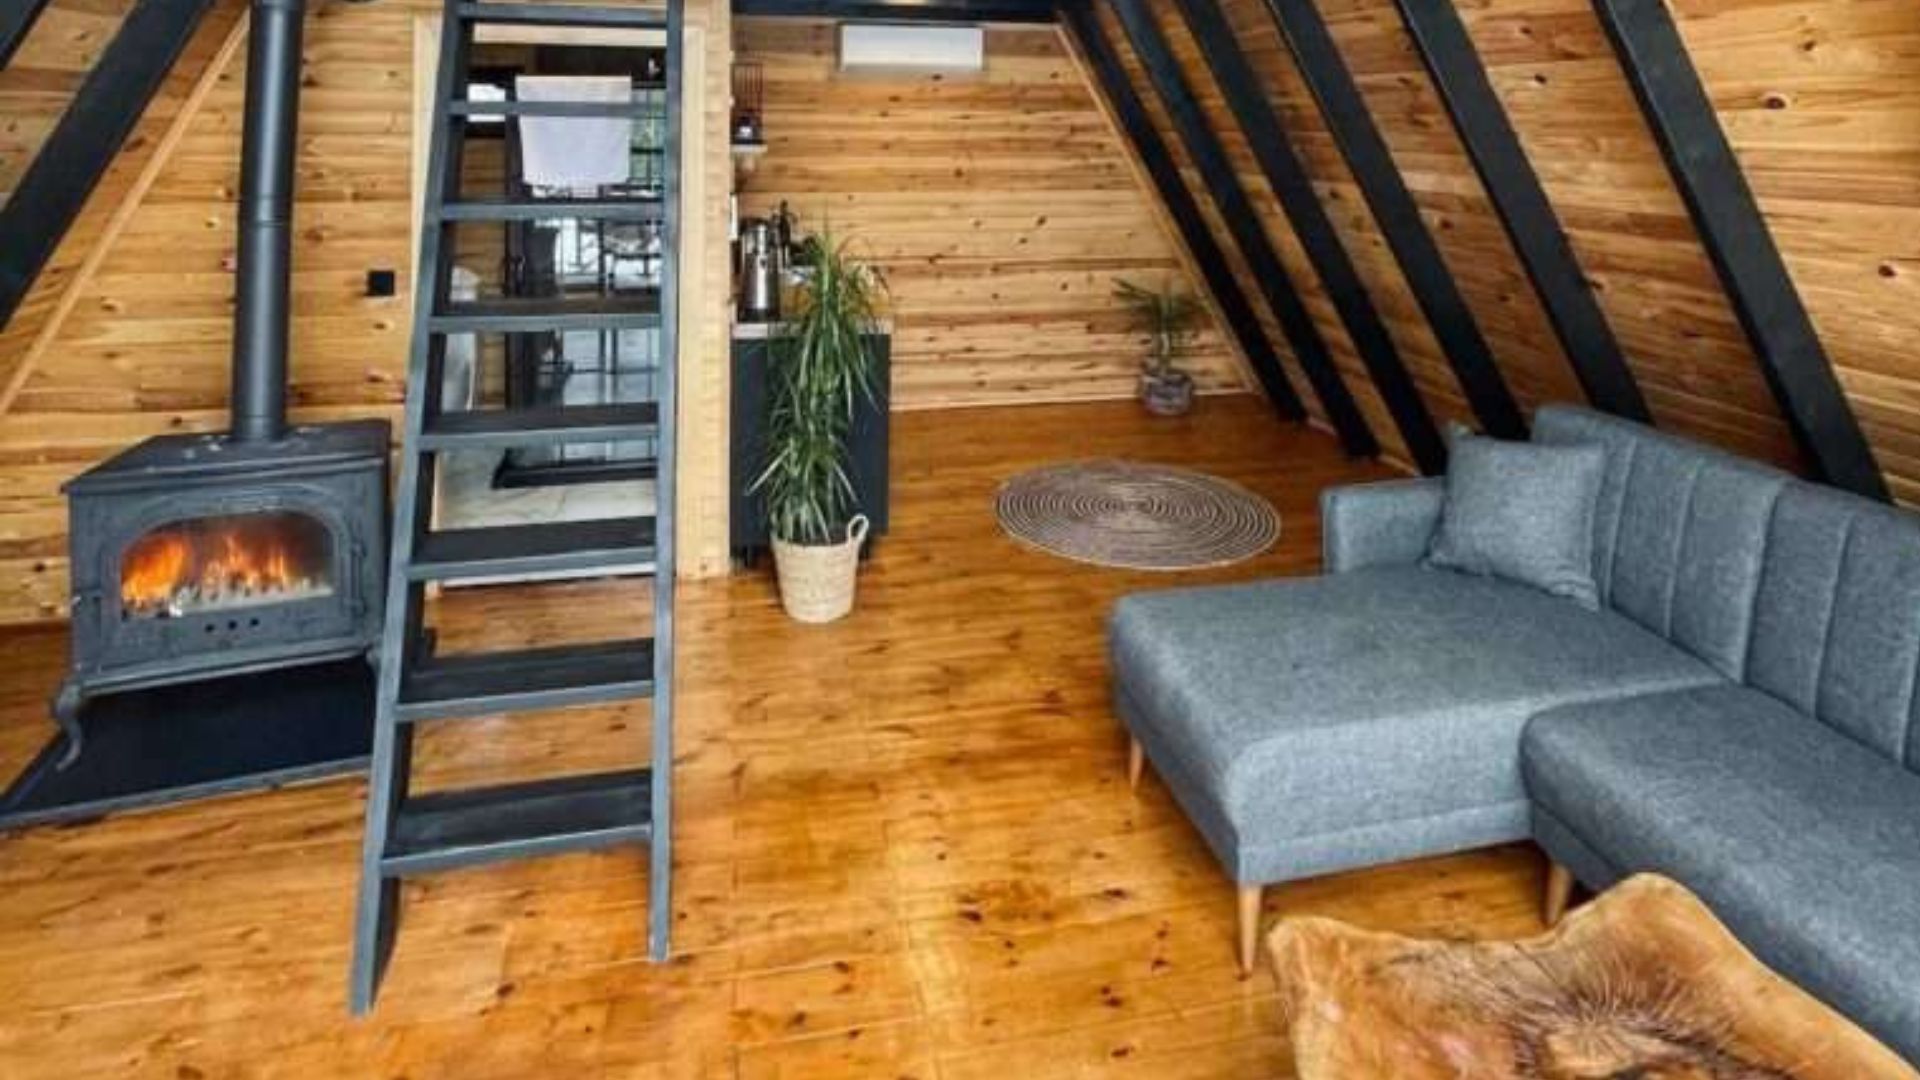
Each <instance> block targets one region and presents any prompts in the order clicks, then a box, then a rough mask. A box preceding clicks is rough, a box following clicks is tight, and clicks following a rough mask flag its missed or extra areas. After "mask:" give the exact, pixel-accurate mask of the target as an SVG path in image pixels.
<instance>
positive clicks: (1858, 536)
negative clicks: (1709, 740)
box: [1746, 483, 1920, 770]
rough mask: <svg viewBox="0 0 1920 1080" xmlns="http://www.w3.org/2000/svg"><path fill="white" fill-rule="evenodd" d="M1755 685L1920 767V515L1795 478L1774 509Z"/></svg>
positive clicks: (1752, 661) (1752, 667)
mask: <svg viewBox="0 0 1920 1080" xmlns="http://www.w3.org/2000/svg"><path fill="white" fill-rule="evenodd" d="M1747 671H1748V675H1747V679H1746V681H1747V682H1748V683H1749V684H1750V685H1753V686H1755V687H1758V688H1759V689H1762V690H1765V691H1767V692H1768V693H1770V694H1773V695H1775V696H1776V697H1780V698H1784V699H1785V700H1786V701H1788V702H1790V703H1791V704H1793V705H1795V706H1796V707H1798V708H1799V709H1800V710H1801V711H1802V712H1806V713H1810V714H1812V715H1814V716H1817V717H1819V718H1820V719H1821V720H1823V721H1825V722H1826V723H1827V724H1829V725H1831V726H1833V727H1835V728H1838V729H1839V730H1841V731H1843V732H1845V733H1847V734H1848V735H1851V736H1853V737H1854V738H1856V739H1858V740H1860V741H1861V742H1863V743H1866V744H1867V745H1868V746H1871V747H1873V748H1875V749H1876V750H1879V751H1880V752H1881V753H1883V754H1886V755H1887V756H1888V757H1891V758H1893V759H1894V760H1896V761H1904V762H1905V763H1906V764H1907V765H1908V767H1910V768H1914V769H1916V770H1920V741H1916V740H1915V738H1914V726H1915V717H1914V710H1915V705H1916V702H1915V700H1914V698H1915V694H1914V683H1915V678H1916V676H1917V675H1920V519H1916V518H1915V517H1914V516H1913V515H1912V514H1910V513H1908V512H1906V511H1904V510H1897V509H1894V508H1893V507H1889V506H1883V505H1880V504H1879V503H1874V502H1869V501H1867V500H1865V499H1862V498H1858V497H1856V496H1853V495H1848V494H1846V493H1844V492H1840V491H1835V490H1833V489H1831V488H1823V487H1815V486H1814V485H1811V484H1802V483H1793V484H1790V485H1788V487H1787V490H1786V491H1785V492H1784V493H1783V494H1782V495H1781V497H1780V502H1779V505H1778V506H1777V507H1776V508H1775V510H1774V517H1773V526H1772V530H1771V535H1770V537H1769V540H1768V549H1767V560H1766V569H1765V570H1764V571H1763V572H1762V574H1761V578H1760V592H1759V596H1758V599H1757V601H1756V603H1755V607H1754V632H1753V645H1752V649H1751V652H1750V654H1749V657H1748V663H1747Z"/></svg>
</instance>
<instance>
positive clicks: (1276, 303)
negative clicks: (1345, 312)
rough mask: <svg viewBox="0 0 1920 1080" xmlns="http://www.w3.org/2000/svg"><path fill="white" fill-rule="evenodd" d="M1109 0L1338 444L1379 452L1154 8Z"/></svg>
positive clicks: (1365, 453)
mask: <svg viewBox="0 0 1920 1080" xmlns="http://www.w3.org/2000/svg"><path fill="white" fill-rule="evenodd" d="M1110 3H1111V5H1112V7H1113V10H1114V13H1115V14H1116V15H1118V16H1119V19H1120V25H1121V26H1122V27H1123V28H1124V29H1125V30H1126V34H1127V38H1128V39H1129V40H1130V41H1132V42H1133V51H1134V53H1135V54H1136V55H1138V56H1139V58H1140V64H1141V66H1142V67H1144V68H1145V69H1146V72H1147V78H1148V79H1149V81H1151V82H1152V83H1153V85H1154V88H1155V90H1156V91H1157V92H1158V94H1159V96H1160V101H1161V103H1162V104H1163V105H1165V106H1166V109H1167V114H1168V117H1169V119H1171V120H1172V122H1173V126H1174V129H1175V130H1176V131H1177V132H1178V134H1179V137H1180V141H1181V143H1182V144H1183V145H1185V146H1186V148H1187V154H1188V156H1189V157H1191V158H1192V160H1193V163H1194V166H1195V167H1196V168H1197V169H1198V170H1199V172H1200V176H1201V179H1202V181H1203V182H1204V183H1205V184H1206V186H1207V191H1208V193H1209V195H1210V196H1211V197H1212V199H1213V204H1214V208H1215V209H1216V210H1218V211H1219V213H1220V217H1221V219H1222V221H1223V222H1224V223H1225V225H1226V228H1227V232H1228V233H1229V234H1230V235H1231V236H1232V237H1233V242H1234V246H1235V247H1237V248H1239V249H1240V255H1241V257H1242V258H1244V259H1245V260H1246V263H1247V268H1248V269H1249V270H1250V271H1252V274H1253V277H1254V280H1255V281H1257V282H1258V283H1259V285H1260V287H1261V288H1262V290H1263V291H1264V295H1265V299H1266V301H1267V307H1268V308H1269V310H1271V311H1272V312H1273V315H1274V318H1275V319H1277V320H1278V321H1279V323H1280V329H1281V331H1282V332H1283V333H1284V334H1286V336H1287V341H1288V343H1289V344H1290V345H1292V346H1293V354H1294V357H1295V358H1296V359H1298V360H1299V362H1300V368H1301V370H1302V371H1304V372H1305V373H1306V376H1307V380H1308V381H1309V382H1311V383H1312V384H1313V389H1314V394H1315V396H1317V397H1318V398H1319V399H1320V407H1321V409H1322V410H1323V411H1325V413H1326V415H1327V420H1328V422H1329V423H1331V424H1332V425H1333V429H1334V432H1335V433H1336V434H1337V435H1338V436H1339V437H1340V442H1341V444H1342V445H1343V446H1345V447H1346V449H1347V452H1348V453H1350V454H1353V455H1354V456H1356V457H1372V456H1374V455H1375V454H1378V453H1379V452H1380V444H1379V443H1378V442H1377V441H1375V439H1374V437H1373V431H1372V429H1370V428H1369V427H1368V426H1367V421H1366V417H1364V416H1362V415H1361V414H1360V409H1359V407H1358V406H1357V405H1355V404H1354V401H1353V395H1352V393H1351V392H1350V391H1349V390H1348V389H1347V384H1346V382H1345V380H1343V379H1342V378H1341V377H1340V371H1339V368H1338V367H1336V366H1335V364H1334V360H1333V353H1332V352H1331V351H1330V350H1329V349H1328V348H1327V343H1326V341H1325V339H1323V338H1322V337H1321V336H1320V330H1319V328H1318V327H1316V326H1315V325H1314V322H1313V316H1312V315H1310V314H1308V312H1307V308H1306V305H1305V304H1303V303H1302V302H1301V301H1300V294H1299V292H1298V291H1297V290H1296V289H1295V288H1294V285H1293V279H1292V278H1291V277H1290V276H1289V275H1288V273H1287V269H1286V265H1285V264H1284V263H1282V262H1281V261H1280V257H1279V256H1278V255H1276V254H1274V251H1273V244H1272V243H1271V242H1270V241H1269V240H1268V238H1267V233H1266V229H1265V227H1264V226H1263V225H1262V224H1261V221H1260V217H1259V215H1258V213H1257V212H1256V211H1255V210H1254V208H1253V203H1252V201H1251V200H1250V199H1248V198H1247V193H1246V191H1245V190H1243V189H1242V188H1241V187H1240V179H1239V177H1238V176H1237V175H1236V174H1235V172H1234V168H1233V162H1232V160H1231V159H1229V158H1228V157H1227V151H1226V148H1225V147H1224V146H1222V145H1221V143H1220V139H1219V136H1217V135H1215V134H1214V133H1213V130H1212V129H1211V128H1210V127H1208V125H1207V117H1206V113H1205V112H1204V111H1203V110H1202V109H1201V107H1200V102H1199V101H1198V100H1197V99H1196V98H1195V97H1194V94H1193V88H1192V87H1191V86H1189V85H1188V84H1187V80H1186V77H1185V76H1184V75H1182V74H1181V71H1180V63H1179V60H1178V59H1176V58H1175V56H1174V55H1173V50H1172V49H1170V48H1168V47H1167V42H1166V39H1165V38H1164V37H1162V36H1161V34H1160V27H1159V26H1158V25H1157V24H1156V23H1155V22H1154V21H1153V13H1152V11H1151V10H1149V8H1148V6H1147V5H1146V3H1144V2H1143V0H1110Z"/></svg>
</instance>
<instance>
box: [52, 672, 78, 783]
mask: <svg viewBox="0 0 1920 1080" xmlns="http://www.w3.org/2000/svg"><path fill="white" fill-rule="evenodd" d="M82 704H84V699H83V698H82V697H81V694H80V684H78V683H76V682H73V681H72V680H68V681H67V682H63V683H61V684H60V692H59V693H58V694H55V695H54V698H53V719H54V722H55V723H57V724H59V725H60V731H61V733H62V734H64V735H66V737H67V752H66V753H64V754H62V755H60V761H59V763H58V764H57V765H55V766H54V768H56V769H60V770H62V771H64V770H66V769H67V768H69V767H71V766H72V765H73V763H74V762H76V761H79V760H80V750H81V748H82V746H84V745H85V739H84V736H83V735H82V733H81V730H80V706H81V705H82Z"/></svg>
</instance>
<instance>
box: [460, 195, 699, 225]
mask: <svg viewBox="0 0 1920 1080" xmlns="http://www.w3.org/2000/svg"><path fill="white" fill-rule="evenodd" d="M665 216H666V210H665V206H664V204H662V203H661V201H660V200H659V199H645V198H642V199H462V200H461V201H459V202H452V203H448V204H446V205H445V206H442V207H441V208H440V220H442V221H547V220H551V219H556V218H573V219H577V220H580V221H659V220H662V219H663V218H664V217H665Z"/></svg>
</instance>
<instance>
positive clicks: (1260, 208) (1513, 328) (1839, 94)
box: [1062, 0, 1920, 501]
mask: <svg viewBox="0 0 1920 1080" xmlns="http://www.w3.org/2000/svg"><path fill="white" fill-rule="evenodd" d="M1062 13H1063V16H1064V18H1063V22H1064V25H1065V27H1066V30H1067V33H1068V36H1069V38H1070V39H1071V40H1073V41H1075V42H1076V47H1077V48H1078V49H1079V50H1080V51H1081V52H1082V53H1083V55H1084V54H1089V53H1091V52H1093V51H1105V52H1108V53H1111V54H1112V56H1113V57H1114V61H1115V63H1114V67H1115V68H1116V69H1117V70H1118V72H1120V73H1121V74H1122V75H1123V76H1124V79H1125V83H1126V86H1125V87H1124V89H1123V88H1121V87H1118V86H1116V85H1114V83H1113V81H1112V79H1109V80H1108V82H1107V85H1106V86H1104V87H1103V88H1102V89H1103V90H1104V91H1105V92H1106V93H1107V94H1108V95H1109V96H1110V97H1111V96H1113V95H1114V94H1116V93H1128V94H1131V95H1133V96H1135V97H1137V98H1138V99H1139V100H1140V101H1141V102H1143V103H1144V104H1143V107H1142V108H1141V110H1140V112H1141V113H1142V114H1143V118H1144V120H1145V121H1146V123H1145V126H1144V127H1143V129H1142V130H1140V131H1137V132H1135V133H1134V134H1135V136H1136V139H1135V141H1136V145H1137V144H1138V143H1139V142H1140V141H1141V140H1142V139H1148V140H1151V141H1154V142H1157V143H1158V144H1159V145H1160V146H1162V147H1164V148H1166V150H1167V152H1168V153H1169V154H1170V156H1171V158H1172V159H1173V166H1174V168H1173V172H1174V173H1176V174H1177V176H1178V179H1179V180H1180V182H1181V188H1182V190H1181V191H1180V192H1172V191H1169V184H1170V182H1168V181H1162V182H1160V183H1159V186H1160V187H1161V189H1162V194H1163V196H1167V197H1171V198H1174V199H1185V200H1188V201H1192V202H1195V203H1197V204H1199V206H1200V208H1201V210H1202V213H1201V214H1200V217H1201V218H1202V219H1203V222H1204V225H1205V227H1206V230H1207V232H1208V234H1209V237H1208V240H1209V242H1210V244H1211V246H1212V247H1214V248H1215V249H1217V250H1219V251H1221V252H1222V257H1223V258H1224V259H1225V261H1226V263H1227V270H1228V273H1229V275H1230V276H1231V278H1232V279H1233V281H1234V282H1235V283H1236V284H1237V286H1238V288H1239V291H1240V292H1242V293H1244V294H1245V295H1246V296H1249V297H1255V298H1268V299H1271V297H1272V294H1273V293H1274V292H1275V291H1276V290H1277V289H1278V290H1282V291H1284V292H1289V293H1291V294H1292V295H1293V296H1294V297H1295V298H1296V299H1297V300H1298V302H1299V304H1300V306H1301V307H1302V308H1304V310H1305V311H1306V312H1307V313H1308V315H1309V317H1310V318H1309V322H1310V324H1311V325H1310V328H1308V329H1307V330H1306V331H1303V329H1302V328H1301V326H1300V325H1299V324H1298V320H1297V318H1292V317H1289V313H1288V312H1287V311H1286V310H1284V309H1285V307H1286V306H1287V304H1286V303H1285V302H1284V298H1283V302H1282V303H1280V304H1274V303H1268V304H1266V305H1261V308H1262V309H1261V310H1260V311H1259V312H1258V323H1259V326H1258V329H1259V330H1260V332H1261V333H1262V334H1263V335H1264V336H1265V338H1266V340H1267V341H1269V342H1270V343H1271V344H1272V346H1273V348H1274V349H1275V350H1277V351H1279V352H1280V353H1282V354H1284V355H1285V356H1286V357H1287V358H1288V362H1289V363H1288V371H1289V374H1290V375H1292V376H1293V377H1294V378H1295V379H1296V380H1297V381H1299V382H1301V383H1302V384H1304V385H1306V386H1307V387H1310V389H1311V391H1312V393H1311V397H1310V399H1309V400H1308V402H1307V404H1308V406H1309V408H1310V409H1311V410H1312V412H1313V415H1314V416H1315V417H1316V418H1317V419H1319V420H1320V421H1321V422H1323V423H1326V424H1327V425H1328V426H1329V427H1331V428H1333V429H1334V430H1335V431H1336V433H1338V434H1340V435H1341V437H1342V438H1343V439H1344V440H1345V441H1346V443H1347V445H1348V446H1349V447H1350V448H1354V447H1356V446H1364V445H1365V443H1366V442H1367V441H1368V440H1369V439H1371V440H1373V441H1375V442H1377V443H1378V444H1379V445H1380V446H1381V447H1382V448H1383V449H1384V451H1385V452H1386V453H1387V454H1389V455H1391V456H1395V457H1398V458H1400V459H1401V460H1404V461H1407V462H1409V463H1412V464H1415V465H1417V466H1418V467H1421V468H1423V469H1426V470H1428V471H1431V470H1433V469H1435V468H1437V467H1439V464H1440V462H1441V461H1442V460H1443V457H1442V455H1440V454H1436V452H1435V447H1434V442H1433V439H1434V437H1433V434H1432V433H1433V430H1434V425H1435V424H1436V423H1437V422H1440V421H1446V420H1454V419H1457V420H1462V421H1466V422H1469V423H1475V424H1476V425H1477V426H1480V427H1483V428H1484V429H1486V430H1490V431H1494V432H1497V433H1501V434H1508V435H1512V434H1518V433H1519V432H1520V431H1521V430H1523V428H1524V422H1523V420H1522V418H1521V416H1520V413H1521V412H1522V411H1523V410H1524V409H1531V408H1532V407H1535V406H1537V405H1538V404H1540V403H1541V402H1543V401H1546V400H1584V401H1588V402H1590V403H1592V404H1593V405H1595V406H1596V407H1599V408H1604V409H1607V410H1608V411H1611V412H1615V413H1619V414H1622V415H1627V416H1636V417H1640V418H1644V419H1648V420H1651V421H1652V422H1654V423H1656V424H1658V425H1660V426H1663V427H1667V428H1670V429H1673V430H1675V431H1678V432H1681V433H1685V434H1689V435H1693V436H1696V437H1700V438H1704V439H1707V440H1709V441H1713V442H1717V443H1720V444H1722V445H1725V446H1728V447H1730V448H1732V449H1735V450H1737V451H1739V452H1742V453H1746V454H1749V455H1752V456H1756V457H1760V458H1763V459H1767V460H1772V461H1775V462H1778V463H1782V464H1787V465H1789V466H1793V467H1798V468H1800V469H1802V470H1803V471H1806V472H1808V473H1810V474H1812V475H1815V476H1818V477H1821V478H1824V479H1827V480H1829V481H1830V482H1833V483H1835V484H1837V485H1839V486H1843V487H1847V488H1850V489H1852V490H1855V491H1859V492H1861V493H1863V494H1866V495H1869V496H1872V497H1887V495H1888V494H1889V493H1892V494H1897V495H1899V496H1901V497H1902V498H1903V499H1905V500H1906V501H1915V500H1916V499H1917V498H1920V460H1916V456H1915V452H1916V450H1917V449H1920V442H1916V435H1920V361H1914V360H1911V359H1906V358H1905V356H1902V357H1899V358H1892V359H1894V362H1893V363H1891V364H1890V363H1889V359H1890V356H1889V352H1890V348H1889V346H1890V345H1891V343H1893V342H1907V343H1913V342H1920V313H1916V311H1915V309H1914V307H1913V305H1912V304H1911V303H1910V302H1909V301H1908V297H1907V296H1906V295H1901V294H1894V292H1893V285H1892V284H1890V283H1897V284H1898V286H1899V287H1900V288H1902V289H1904V288H1905V287H1906V283H1905V280H1904V279H1905V276H1906V271H1907V270H1908V269H1909V268H1911V267H1912V263H1913V261H1914V259H1915V255H1914V244H1913V242H1912V241H1913V237H1914V236H1915V235H1916V234H1915V232H1914V231H1913V230H1914V229H1915V228H1916V227H1920V180H1916V179H1914V177H1916V176H1920V171H1916V168H1915V167H1916V163H1917V162H1920V157H1916V155H1920V94H1916V93H1915V92H1913V91H1911V90H1905V89H1903V90H1894V89H1890V88H1889V87H1890V85H1891V83H1890V80H1892V79H1893V78H1895V77H1896V75H1898V76H1900V77H1903V78H1904V79H1905V80H1906V81H1905V82H1904V83H1903V84H1902V85H1904V86H1909V87H1910V86H1912V85H1914V83H1913V82H1912V77H1913V76H1914V75H1915V74H1916V73H1920V53H1917V52H1916V50H1915V48H1914V43H1915V41H1916V40H1920V13H1916V12H1915V11H1914V10H1913V9H1911V8H1910V7H1908V8H1905V9H1903V8H1901V7H1899V6H1898V5H1897V4H1893V3H1884V2H1878V0H1851V2H1841V3H1827V2H1819V0H1740V2H1735V0H1672V7H1671V9H1670V8H1669V7H1668V6H1667V5H1666V4H1663V3H1662V2H1661V0H1502V2H1501V3H1499V4H1490V3H1486V2H1484V0H1175V2H1170V3H1147V2H1144V0H1068V2H1065V3H1063V4H1062ZM1695 37H1698V38H1700V39H1701V41H1700V42H1695V41H1694V40H1693V39H1694V38H1695ZM1690 46H1691V47H1690ZM1723 46H1725V47H1723ZM1734 54H1737V55H1739V56H1740V57H1741V58H1742V60H1741V62H1739V63H1734V62H1729V61H1728V60H1727V59H1726V57H1728V56H1729V55H1734ZM1703 58H1706V59H1703ZM1696 67H1698V69H1699V70H1698V71H1697V72H1696ZM1089 70H1090V72H1091V73H1092V75H1093V76H1094V78H1095V80H1096V81H1100V76H1101V71H1100V70H1099V65H1097V64H1093V65H1090V67H1089ZM1797 108H1805V109H1807V110H1808V111H1809V112H1813V113H1817V114H1818V116H1817V117H1815V116H1808V117H1802V116H1793V115H1791V113H1792V111H1793V110H1794V109H1797ZM1895 132H1898V133H1899V134H1898V135H1895V134H1894V133H1895ZM1784 147H1792V148H1794V149H1793V150H1792V151H1785V152H1783V148H1784ZM1789 154H1794V155H1797V156H1789ZM1822 174H1826V175H1828V176H1829V177H1830V179H1829V180H1827V181H1826V182H1825V183H1824V185H1823V182H1822V181H1821V180H1820V179H1817V178H1818V177H1819V176H1821V175H1822ZM1903 176H1904V178H1905V179H1904V181H1903V179H1902V178H1903ZM1876 212H1879V213H1883V214H1885V215H1886V220H1887V221H1888V222H1889V223H1894V222H1897V223H1898V227H1896V228H1895V230H1894V231H1892V232H1883V233H1876V232H1875V230H1874V229H1873V227H1872V226H1871V225H1870V224H1869V220H1870V218H1869V215H1871V214H1873V213H1876ZM1190 246H1191V244H1190ZM1862 314H1867V315H1868V316H1869V317H1870V320H1871V321H1870V322H1869V323H1868V324H1865V325H1863V324H1862V323H1861V321H1860V319H1859V316H1860V315H1862ZM1911 351H1912V350H1911V348H1909V349H1907V350H1906V353H1909V354H1910V353H1911ZM1356 417H1357V422H1358V423H1359V424H1362V425H1364V431H1356V430H1354V428H1355V424H1356Z"/></svg>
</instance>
